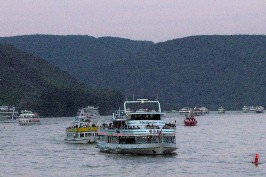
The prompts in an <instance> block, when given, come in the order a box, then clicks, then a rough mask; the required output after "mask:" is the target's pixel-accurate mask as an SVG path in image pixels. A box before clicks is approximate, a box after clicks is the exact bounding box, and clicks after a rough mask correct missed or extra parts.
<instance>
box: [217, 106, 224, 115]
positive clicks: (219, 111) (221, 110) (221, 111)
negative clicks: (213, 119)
mask: <svg viewBox="0 0 266 177" xmlns="http://www.w3.org/2000/svg"><path fill="white" fill-rule="evenodd" d="M218 113H219V114H223V113H225V109H224V108H223V107H222V106H221V107H219V108H218Z"/></svg>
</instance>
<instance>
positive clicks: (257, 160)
mask: <svg viewBox="0 0 266 177" xmlns="http://www.w3.org/2000/svg"><path fill="white" fill-rule="evenodd" d="M252 163H255V165H256V166H257V165H258V164H259V154H258V153H257V154H256V155H255V161H254V162H252Z"/></svg>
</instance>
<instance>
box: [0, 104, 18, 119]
mask: <svg viewBox="0 0 266 177" xmlns="http://www.w3.org/2000/svg"><path fill="white" fill-rule="evenodd" d="M17 116H18V111H16V109H15V107H11V106H0V122H16V121H15V120H16V118H17Z"/></svg>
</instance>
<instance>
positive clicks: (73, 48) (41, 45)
mask: <svg viewBox="0 0 266 177" xmlns="http://www.w3.org/2000/svg"><path fill="white" fill-rule="evenodd" d="M0 43H2V44H12V45H14V46H16V47H17V48H18V49H21V50H23V51H26V52H29V53H32V54H34V55H36V56H39V57H41V58H43V59H45V60H47V61H48V62H50V63H52V64H53V65H55V66H58V67H60V68H61V69H62V70H64V71H67V72H68V73H70V74H71V75H73V76H75V77H77V78H80V79H82V80H86V78H87V77H89V76H88V70H91V69H93V68H95V67H101V66H104V65H107V64H110V63H118V62H121V61H127V60H128V58H130V56H131V55H134V54H136V53H138V52H139V51H141V50H145V49H146V48H149V46H151V45H152V44H153V43H152V42H148V41H133V40H129V39H123V38H114V37H101V38H95V37H91V36H82V35H67V36H57V35H26V36H15V37H0Z"/></svg>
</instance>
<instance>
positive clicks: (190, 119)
mask: <svg viewBox="0 0 266 177" xmlns="http://www.w3.org/2000/svg"><path fill="white" fill-rule="evenodd" d="M197 123H198V121H197V120H196V119H195V117H194V116H193V115H190V116H189V117H187V118H186V119H185V120H184V124H185V126H196V125H197Z"/></svg>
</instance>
